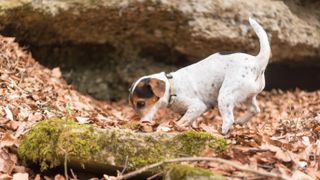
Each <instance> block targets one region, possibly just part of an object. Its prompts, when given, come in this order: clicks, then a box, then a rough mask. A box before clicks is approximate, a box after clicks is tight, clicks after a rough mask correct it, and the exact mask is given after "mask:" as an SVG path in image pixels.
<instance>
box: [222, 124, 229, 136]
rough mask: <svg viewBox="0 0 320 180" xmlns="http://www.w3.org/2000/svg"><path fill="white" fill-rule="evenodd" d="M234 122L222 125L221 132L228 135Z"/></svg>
mask: <svg viewBox="0 0 320 180" xmlns="http://www.w3.org/2000/svg"><path fill="white" fill-rule="evenodd" d="M231 126H232V124H231V125H230V124H222V127H221V133H222V134H223V135H226V134H227V133H228V132H229V129H230V128H231Z"/></svg>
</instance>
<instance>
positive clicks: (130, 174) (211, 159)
mask: <svg viewBox="0 0 320 180" xmlns="http://www.w3.org/2000/svg"><path fill="white" fill-rule="evenodd" d="M183 161H215V162H219V163H223V164H227V165H229V166H232V167H234V168H236V169H238V170H240V171H244V172H250V173H254V174H258V175H261V176H267V177H274V178H278V179H282V180H289V178H286V177H284V176H281V175H280V174H275V173H271V172H266V171H264V170H254V169H252V168H251V169H250V168H246V167H244V166H243V165H238V164H236V163H234V162H232V161H228V160H225V159H221V158H216V157H185V158H175V159H169V160H163V161H160V162H157V163H154V164H150V165H147V166H144V167H142V168H140V169H137V170H135V171H132V172H129V173H127V174H124V175H122V176H118V177H116V178H115V179H114V180H123V179H127V178H130V177H133V176H136V175H138V174H141V173H143V172H145V171H147V170H149V169H152V168H155V167H158V166H161V165H163V164H166V163H175V162H183Z"/></svg>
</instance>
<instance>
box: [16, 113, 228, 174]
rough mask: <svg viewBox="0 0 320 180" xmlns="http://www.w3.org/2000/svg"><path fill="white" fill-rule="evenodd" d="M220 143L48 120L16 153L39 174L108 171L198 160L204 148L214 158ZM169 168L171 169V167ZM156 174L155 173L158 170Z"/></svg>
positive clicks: (190, 135) (197, 135) (198, 136)
mask: <svg viewBox="0 0 320 180" xmlns="http://www.w3.org/2000/svg"><path fill="white" fill-rule="evenodd" d="M226 145H227V144H226V141H225V140H224V139H222V138H216V137H213V136H211V135H210V134H208V133H205V132H195V131H187V132H183V133H178V134H172V133H135V132H132V131H130V130H125V129H118V128H107V129H101V128H98V127H94V126H91V125H80V124H77V123H76V122H74V121H72V120H68V119H58V118H53V119H49V120H44V121H42V122H40V123H38V124H37V125H35V126H34V127H33V128H32V129H31V130H30V131H29V132H28V133H26V135H25V136H24V138H23V139H22V141H21V142H20V145H19V149H18V153H19V156H20V158H21V159H22V160H23V161H25V162H33V163H36V164H39V165H40V166H41V169H42V170H45V169H48V168H53V167H56V166H60V165H63V162H64V160H65V158H67V160H68V166H69V167H76V168H80V167H81V168H83V169H88V168H89V169H91V170H97V169H98V170H99V171H100V172H101V171H110V169H111V170H113V171H114V170H116V169H122V168H123V167H124V166H125V164H126V162H127V168H128V170H134V169H136V168H139V167H142V166H145V165H147V164H151V163H155V162H158V161H161V160H164V159H170V158H176V157H181V156H200V155H202V153H203V152H205V151H206V152H208V150H209V149H211V150H212V151H215V152H216V153H220V152H222V151H224V150H225V149H226ZM171 169H172V168H171ZM159 170H160V169H159Z"/></svg>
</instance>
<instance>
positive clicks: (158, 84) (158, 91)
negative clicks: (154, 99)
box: [149, 78, 166, 97]
mask: <svg viewBox="0 0 320 180" xmlns="http://www.w3.org/2000/svg"><path fill="white" fill-rule="evenodd" d="M149 85H150V86H151V88H152V91H153V93H154V94H155V95H156V96H158V97H162V96H163V95H164V93H165V91H166V83H165V82H164V81H162V80H160V79H156V78H151V79H150V82H149Z"/></svg>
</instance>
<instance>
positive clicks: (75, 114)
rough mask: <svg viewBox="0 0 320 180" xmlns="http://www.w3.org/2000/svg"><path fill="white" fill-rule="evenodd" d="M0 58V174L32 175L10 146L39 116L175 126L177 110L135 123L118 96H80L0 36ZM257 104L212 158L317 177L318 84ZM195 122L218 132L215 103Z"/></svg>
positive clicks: (236, 174)
mask: <svg viewBox="0 0 320 180" xmlns="http://www.w3.org/2000/svg"><path fill="white" fill-rule="evenodd" d="M0 62H1V63H0V98H1V101H0V140H1V141H0V179H28V178H32V179H34V178H35V179H40V175H39V174H35V173H34V172H33V171H32V170H31V169H29V168H28V167H25V166H24V165H23V164H21V162H19V161H18V158H17V155H16V149H17V147H18V145H19V139H20V138H21V137H22V135H23V134H24V133H25V132H26V131H28V129H30V128H31V127H32V125H34V124H35V123H37V122H39V121H41V120H44V119H46V118H50V117H63V116H66V115H68V116H70V117H72V118H73V119H74V120H75V121H77V122H79V123H81V124H96V125H98V126H101V127H102V128H106V127H109V126H116V127H121V128H130V129H132V130H134V131H147V132H150V131H163V132H164V133H169V132H175V131H177V130H176V128H175V121H176V120H177V119H178V116H177V115H176V114H174V113H172V112H170V111H169V110H166V109H162V110H160V111H159V112H158V113H157V115H156V118H155V121H154V122H153V123H151V124H148V125H139V117H138V116H137V114H135V112H134V111H133V110H132V108H131V107H129V105H128V103H127V101H126V100H122V101H119V102H103V101H98V100H95V99H93V98H91V97H89V96H85V95H82V94H80V93H79V92H77V91H76V90H75V89H74V88H73V87H71V86H70V85H68V84H67V83H66V82H65V81H64V80H63V79H62V76H61V71H60V69H59V68H54V69H52V70H50V69H47V68H45V67H43V66H42V65H40V64H39V63H37V62H36V61H35V60H34V59H33V58H32V55H31V54H30V53H29V52H26V51H25V50H24V49H23V48H20V47H19V46H18V44H17V43H15V42H14V38H9V37H2V36H0ZM258 102H259V106H260V108H261V113H260V114H258V115H256V116H254V117H253V118H252V119H251V121H250V122H249V123H247V124H246V125H244V126H240V125H234V126H233V128H232V129H231V132H230V133H229V134H228V135H227V136H225V138H226V139H227V141H228V143H229V148H228V150H227V151H226V152H224V153H223V154H221V155H219V156H220V157H221V158H225V159H228V160H232V161H234V162H235V163H239V164H242V165H243V166H248V167H250V168H253V169H259V168H261V169H264V170H266V171H269V172H274V173H279V174H282V175H285V176H287V177H292V179H320V171H319V170H320V133H319V132H320V90H318V91H314V92H306V91H302V90H299V89H296V90H292V91H282V90H272V91H269V92H266V91H264V92H262V93H261V94H260V95H259V96H258ZM244 112H245V107H243V106H239V107H237V108H236V111H235V116H236V117H239V116H241V115H243V114H244ZM195 126H196V127H197V128H196V130H198V131H206V132H208V133H211V134H213V135H214V136H220V137H221V136H222V135H221V134H220V128H221V117H220V116H219V113H218V110H217V109H216V108H214V109H212V110H210V111H209V112H206V113H204V114H203V115H202V116H201V117H199V118H198V119H197V122H196V124H195ZM205 154H206V155H215V154H213V152H205ZM190 164H193V165H195V166H199V167H203V168H206V169H209V170H212V171H214V172H217V173H219V174H222V175H225V176H229V177H232V178H239V179H243V178H246V179H257V178H261V177H258V176H257V175H255V174H249V173H245V172H241V171H238V170H236V169H235V168H232V167H230V166H228V165H224V164H218V163H215V162H196V163H190ZM56 177H60V178H61V179H64V178H63V176H61V175H56ZM45 178H48V177H45ZM51 178H53V177H51ZM57 179H59V178H57Z"/></svg>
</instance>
